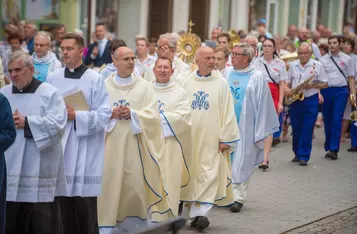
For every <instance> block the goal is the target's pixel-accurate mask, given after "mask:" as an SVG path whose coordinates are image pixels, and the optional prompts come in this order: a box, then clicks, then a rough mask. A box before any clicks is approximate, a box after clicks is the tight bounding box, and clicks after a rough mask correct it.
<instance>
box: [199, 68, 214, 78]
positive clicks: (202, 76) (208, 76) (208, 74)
mask: <svg viewBox="0 0 357 234" xmlns="http://www.w3.org/2000/svg"><path fill="white" fill-rule="evenodd" d="M211 74H212V73H209V74H208V75H207V76H202V75H201V74H200V73H199V70H197V76H198V77H201V78H202V77H210V76H211Z"/></svg>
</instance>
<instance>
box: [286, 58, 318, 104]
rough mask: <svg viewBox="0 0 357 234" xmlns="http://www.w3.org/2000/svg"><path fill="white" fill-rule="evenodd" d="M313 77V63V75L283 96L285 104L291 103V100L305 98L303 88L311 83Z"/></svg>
mask: <svg viewBox="0 0 357 234" xmlns="http://www.w3.org/2000/svg"><path fill="white" fill-rule="evenodd" d="M314 78H315V63H314V65H313V75H312V76H310V77H309V78H308V79H306V80H304V81H303V82H302V83H301V84H299V85H298V86H296V87H295V88H293V89H291V95H289V96H286V97H285V104H286V105H291V104H292V103H293V102H295V101H297V100H299V101H303V100H304V99H305V95H304V92H303V91H304V89H305V88H306V87H307V86H308V85H310V84H311V83H312V80H313V79H314Z"/></svg>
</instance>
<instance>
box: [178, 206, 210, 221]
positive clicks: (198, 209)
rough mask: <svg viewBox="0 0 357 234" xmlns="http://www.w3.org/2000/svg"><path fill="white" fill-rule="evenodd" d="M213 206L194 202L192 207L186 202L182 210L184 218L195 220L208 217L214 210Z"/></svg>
mask: <svg viewBox="0 0 357 234" xmlns="http://www.w3.org/2000/svg"><path fill="white" fill-rule="evenodd" d="M212 207H213V204H202V203H197V202H194V203H193V204H192V205H191V204H190V203H187V202H185V203H184V206H183V210H182V216H183V217H185V218H190V219H193V218H195V217H197V216H206V217H207V215H208V213H209V211H210V210H211V209H212Z"/></svg>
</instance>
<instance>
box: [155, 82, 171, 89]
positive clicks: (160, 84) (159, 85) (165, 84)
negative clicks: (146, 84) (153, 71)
mask: <svg viewBox="0 0 357 234" xmlns="http://www.w3.org/2000/svg"><path fill="white" fill-rule="evenodd" d="M170 83H171V81H169V82H166V83H158V82H156V81H155V86H156V87H162V88H165V87H167V86H169V84H170Z"/></svg>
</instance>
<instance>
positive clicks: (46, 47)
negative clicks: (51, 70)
mask: <svg viewBox="0 0 357 234" xmlns="http://www.w3.org/2000/svg"><path fill="white" fill-rule="evenodd" d="M34 49H35V53H36V55H37V57H39V58H42V57H43V56H45V55H46V54H47V53H48V51H50V49H51V45H50V42H49V41H48V40H47V39H46V37H44V36H41V35H37V36H36V37H35V41H34Z"/></svg>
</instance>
